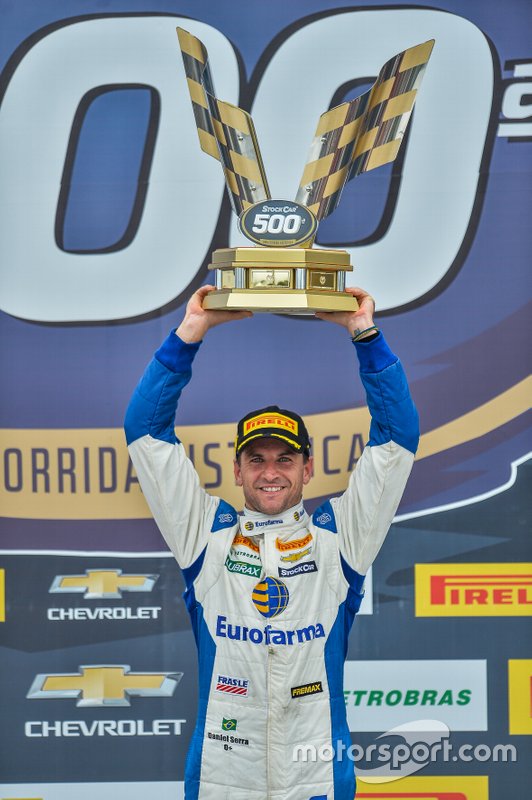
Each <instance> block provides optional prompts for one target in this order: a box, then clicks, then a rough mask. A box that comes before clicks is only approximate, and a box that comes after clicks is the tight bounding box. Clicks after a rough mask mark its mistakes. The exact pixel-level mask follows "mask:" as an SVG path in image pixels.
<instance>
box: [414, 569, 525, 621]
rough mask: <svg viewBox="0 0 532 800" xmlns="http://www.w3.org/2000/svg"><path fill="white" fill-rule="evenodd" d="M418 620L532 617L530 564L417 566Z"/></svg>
mask: <svg viewBox="0 0 532 800" xmlns="http://www.w3.org/2000/svg"><path fill="white" fill-rule="evenodd" d="M415 569H416V616H417V617H524V616H530V615H531V614H532V563H512V564H416V567H415Z"/></svg>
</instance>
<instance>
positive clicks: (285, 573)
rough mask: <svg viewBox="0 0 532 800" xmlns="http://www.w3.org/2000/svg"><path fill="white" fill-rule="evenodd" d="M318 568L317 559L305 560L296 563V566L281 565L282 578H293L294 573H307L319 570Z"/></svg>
mask: <svg viewBox="0 0 532 800" xmlns="http://www.w3.org/2000/svg"><path fill="white" fill-rule="evenodd" d="M317 571H318V568H317V566H316V562H315V561H304V562H303V563H302V564H296V566H295V567H279V577H280V578H293V577H294V575H305V574H307V573H308V572H317Z"/></svg>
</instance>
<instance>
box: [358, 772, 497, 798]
mask: <svg viewBox="0 0 532 800" xmlns="http://www.w3.org/2000/svg"><path fill="white" fill-rule="evenodd" d="M377 780H378V779H376V782H375V783H373V782H371V783H370V782H366V781H363V780H361V779H360V778H358V779H357V798H356V800H366V798H371V800H489V794H488V778H487V776H485V775H481V776H477V775H475V776H460V777H454V776H453V777H449V776H447V775H446V776H437V775H434V776H432V775H431V776H430V777H422V778H417V777H415V778H399V780H396V781H393V783H377Z"/></svg>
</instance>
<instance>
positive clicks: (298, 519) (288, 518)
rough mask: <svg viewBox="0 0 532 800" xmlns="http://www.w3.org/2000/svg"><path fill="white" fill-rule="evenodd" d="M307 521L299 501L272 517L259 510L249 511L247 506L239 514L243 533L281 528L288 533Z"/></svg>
mask: <svg viewBox="0 0 532 800" xmlns="http://www.w3.org/2000/svg"><path fill="white" fill-rule="evenodd" d="M308 521H309V516H308V514H307V512H306V511H305V509H304V507H303V503H302V502H301V501H300V502H299V503H298V504H297V505H295V506H292V508H288V509H287V510H286V511H283V513H282V514H277V515H276V516H273V517H270V516H267V515H266V514H261V513H260V511H250V509H249V508H244V510H243V511H242V514H241V516H240V530H241V531H242V533H243V534H247V535H249V534H252V535H253V536H256V535H257V534H260V533H264V532H265V531H281V530H282V531H283V533H289V532H290V531H295V530H299V529H300V528H302V527H304V526H306V525H307V524H308Z"/></svg>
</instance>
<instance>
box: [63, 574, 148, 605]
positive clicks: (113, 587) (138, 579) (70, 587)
mask: <svg viewBox="0 0 532 800" xmlns="http://www.w3.org/2000/svg"><path fill="white" fill-rule="evenodd" d="M158 577H159V576H158V575H123V574H122V570H121V569H87V570H85V575H57V576H56V578H55V580H54V582H53V583H52V585H51V587H50V592H51V593H56V592H84V595H83V596H84V597H85V598H86V599H93V600H96V599H103V598H107V599H118V598H120V597H122V592H151V590H152V589H153V587H154V586H155V581H156V580H157V578H158Z"/></svg>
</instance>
